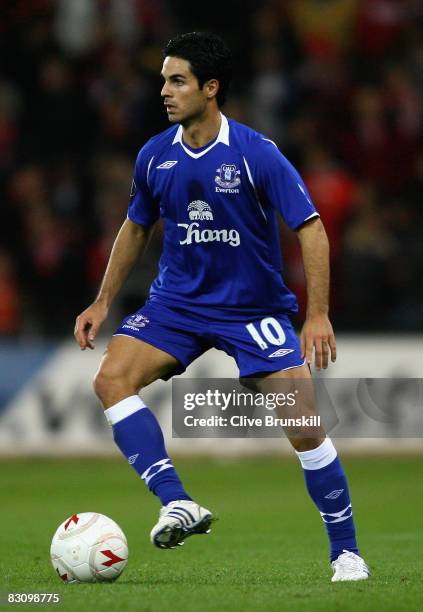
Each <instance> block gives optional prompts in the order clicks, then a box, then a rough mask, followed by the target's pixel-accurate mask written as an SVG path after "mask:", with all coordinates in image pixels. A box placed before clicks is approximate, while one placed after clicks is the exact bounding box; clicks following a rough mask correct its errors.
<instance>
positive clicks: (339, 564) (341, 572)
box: [332, 550, 370, 582]
mask: <svg viewBox="0 0 423 612" xmlns="http://www.w3.org/2000/svg"><path fill="white" fill-rule="evenodd" d="M332 568H333V572H334V573H333V576H332V582H348V581H350V580H367V578H368V577H369V575H370V572H369V568H368V567H367V565H366V564H365V562H364V559H362V558H361V557H359V556H358V555H356V554H355V553H353V552H350V551H348V550H344V551H343V552H342V554H341V555H339V557H338V558H337V559H335V561H332Z"/></svg>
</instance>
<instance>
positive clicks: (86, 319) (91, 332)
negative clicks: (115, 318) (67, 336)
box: [74, 302, 108, 351]
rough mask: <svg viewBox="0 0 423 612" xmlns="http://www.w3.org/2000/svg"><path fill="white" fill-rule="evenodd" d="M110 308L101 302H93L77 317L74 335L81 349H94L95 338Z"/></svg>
mask: <svg viewBox="0 0 423 612" xmlns="http://www.w3.org/2000/svg"><path fill="white" fill-rule="evenodd" d="M107 313H108V308H107V306H105V305H104V304H102V303H101V302H93V304H91V306H88V308H86V309H85V310H84V311H83V312H81V314H80V315H79V317H77V318H76V323H75V331H74V336H75V339H76V341H77V343H78V344H79V346H80V348H81V351H85V349H86V348H87V347H88V348H90V349H94V348H95V345H94V340H95V338H96V336H97V333H98V330H99V329H100V327H101V324H102V323H103V321H104V320H105V318H106V317H107Z"/></svg>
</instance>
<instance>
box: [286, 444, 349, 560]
mask: <svg viewBox="0 0 423 612" xmlns="http://www.w3.org/2000/svg"><path fill="white" fill-rule="evenodd" d="M297 455H298V457H299V459H300V461H301V465H302V467H303V469H304V477H305V481H306V485H307V489H308V492H309V494H310V497H311V498H312V500H313V501H314V503H315V504H316V506H317V507H318V509H319V510H320V515H321V517H322V519H323V522H324V524H325V527H326V531H327V533H328V536H329V541H330V560H331V561H333V560H334V559H337V558H338V557H339V555H340V554H342V551H343V550H349V551H351V552H354V553H356V554H359V553H358V548H357V541H356V537H355V527H354V519H353V512H352V507H351V501H350V494H349V491H348V483H347V479H346V476H345V473H344V470H343V469H342V465H341V462H340V460H339V458H338V456H337V453H336V450H335V447H334V446H333V444H332V441H331V440H330V438H326V439H325V441H324V442H323V443H322V444H321V445H320V446H318V447H317V448H314V449H312V450H310V451H303V452H297Z"/></svg>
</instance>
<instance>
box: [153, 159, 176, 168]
mask: <svg viewBox="0 0 423 612" xmlns="http://www.w3.org/2000/svg"><path fill="white" fill-rule="evenodd" d="M177 163H178V162H177V161H176V160H175V161H171V160H169V161H165V162H163V163H162V164H160V166H156V168H157V170H169V168H172V167H173V166H174V165H175V164H177Z"/></svg>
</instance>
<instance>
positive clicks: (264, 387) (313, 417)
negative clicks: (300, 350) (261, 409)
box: [255, 364, 326, 451]
mask: <svg viewBox="0 0 423 612" xmlns="http://www.w3.org/2000/svg"><path fill="white" fill-rule="evenodd" d="M255 384H256V388H257V390H259V392H260V393H263V394H265V395H266V394H268V393H271V394H273V395H274V396H275V397H279V398H280V399H282V398H284V399H283V401H280V402H279V401H278V402H277V404H278V408H277V413H278V416H279V418H282V419H285V420H289V422H290V423H291V424H289V425H286V426H285V427H284V431H285V433H286V435H287V437H288V439H289V441H290V442H291V444H292V445H293V447H294V448H295V449H296V450H300V451H303V450H310V449H312V448H316V447H317V446H319V444H320V443H321V442H322V441H323V440H324V438H325V436H326V433H325V430H324V428H323V427H322V426H321V425H320V423H319V419H318V413H317V407H316V398H315V394H314V385H313V379H312V377H311V373H310V369H309V367H308V366H307V365H305V364H304V365H301V366H298V367H296V368H290V369H288V370H279V371H276V372H270V373H266V374H263V375H261V376H260V377H259V378H257V379H255ZM277 394H278V395H277Z"/></svg>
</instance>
